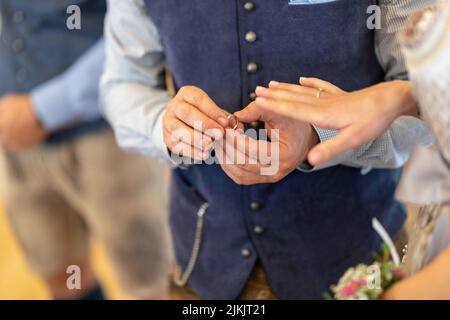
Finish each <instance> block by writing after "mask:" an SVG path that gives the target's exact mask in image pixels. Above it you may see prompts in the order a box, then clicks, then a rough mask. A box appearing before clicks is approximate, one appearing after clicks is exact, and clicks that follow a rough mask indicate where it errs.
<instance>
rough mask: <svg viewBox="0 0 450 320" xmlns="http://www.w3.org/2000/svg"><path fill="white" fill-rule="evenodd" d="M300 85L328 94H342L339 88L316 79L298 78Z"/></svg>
mask: <svg viewBox="0 0 450 320" xmlns="http://www.w3.org/2000/svg"><path fill="white" fill-rule="evenodd" d="M300 84H301V85H302V86H304V87H309V88H315V89H319V88H322V89H323V90H324V91H325V92H329V93H343V92H344V91H343V90H341V88H339V87H337V86H335V85H334V84H332V83H330V82H328V81H325V80H321V79H318V78H304V77H302V78H300Z"/></svg>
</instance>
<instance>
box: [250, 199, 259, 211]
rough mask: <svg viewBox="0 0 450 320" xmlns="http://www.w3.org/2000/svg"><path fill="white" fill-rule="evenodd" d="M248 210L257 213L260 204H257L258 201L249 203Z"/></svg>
mask: <svg viewBox="0 0 450 320" xmlns="http://www.w3.org/2000/svg"><path fill="white" fill-rule="evenodd" d="M250 209H251V210H252V211H257V210H259V209H261V203H259V202H258V201H253V202H252V203H250Z"/></svg>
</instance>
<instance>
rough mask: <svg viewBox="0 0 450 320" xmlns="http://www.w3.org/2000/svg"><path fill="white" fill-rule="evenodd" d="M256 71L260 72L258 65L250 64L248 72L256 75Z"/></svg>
mask: <svg viewBox="0 0 450 320" xmlns="http://www.w3.org/2000/svg"><path fill="white" fill-rule="evenodd" d="M256 71H258V65H257V64H256V63H254V62H250V63H249V64H248V65H247V72H248V73H255V72H256Z"/></svg>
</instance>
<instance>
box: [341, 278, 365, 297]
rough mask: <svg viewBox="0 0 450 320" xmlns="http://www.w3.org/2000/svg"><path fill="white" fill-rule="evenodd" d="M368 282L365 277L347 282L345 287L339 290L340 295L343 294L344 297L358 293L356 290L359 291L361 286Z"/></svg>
mask: <svg viewBox="0 0 450 320" xmlns="http://www.w3.org/2000/svg"><path fill="white" fill-rule="evenodd" d="M366 284H367V281H366V279H364V278H363V279H358V280H353V281H352V282H350V283H349V284H347V285H346V286H345V287H343V288H342V289H341V290H340V291H339V295H341V296H343V297H350V296H352V295H354V294H355V293H356V291H358V289H359V288H361V287H362V286H365V285H366Z"/></svg>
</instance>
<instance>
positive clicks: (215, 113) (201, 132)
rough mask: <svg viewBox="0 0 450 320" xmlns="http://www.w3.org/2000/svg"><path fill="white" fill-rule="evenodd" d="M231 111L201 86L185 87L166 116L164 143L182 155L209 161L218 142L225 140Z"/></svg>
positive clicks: (171, 102)
mask: <svg viewBox="0 0 450 320" xmlns="http://www.w3.org/2000/svg"><path fill="white" fill-rule="evenodd" d="M227 116H228V113H227V112H226V111H224V110H222V109H221V108H219V107H218V106H217V105H216V104H215V103H214V101H212V100H211V98H210V97H209V96H208V95H207V94H206V93H205V92H204V91H203V90H201V89H199V88H197V87H191V86H186V87H182V88H181V89H180V90H179V92H178V94H177V95H176V97H175V98H173V99H172V100H171V101H170V103H169V104H168V106H167V109H166V112H165V114H164V117H163V131H164V142H165V144H166V145H167V147H168V149H169V150H170V151H171V152H172V153H174V154H177V155H179V156H182V157H188V158H191V159H194V160H206V159H207V158H208V157H209V155H210V153H209V151H210V149H211V148H212V147H213V145H214V143H213V142H214V141H219V140H222V138H223V135H224V132H225V129H226V128H227V126H228V123H229V120H228V118H227Z"/></svg>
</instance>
